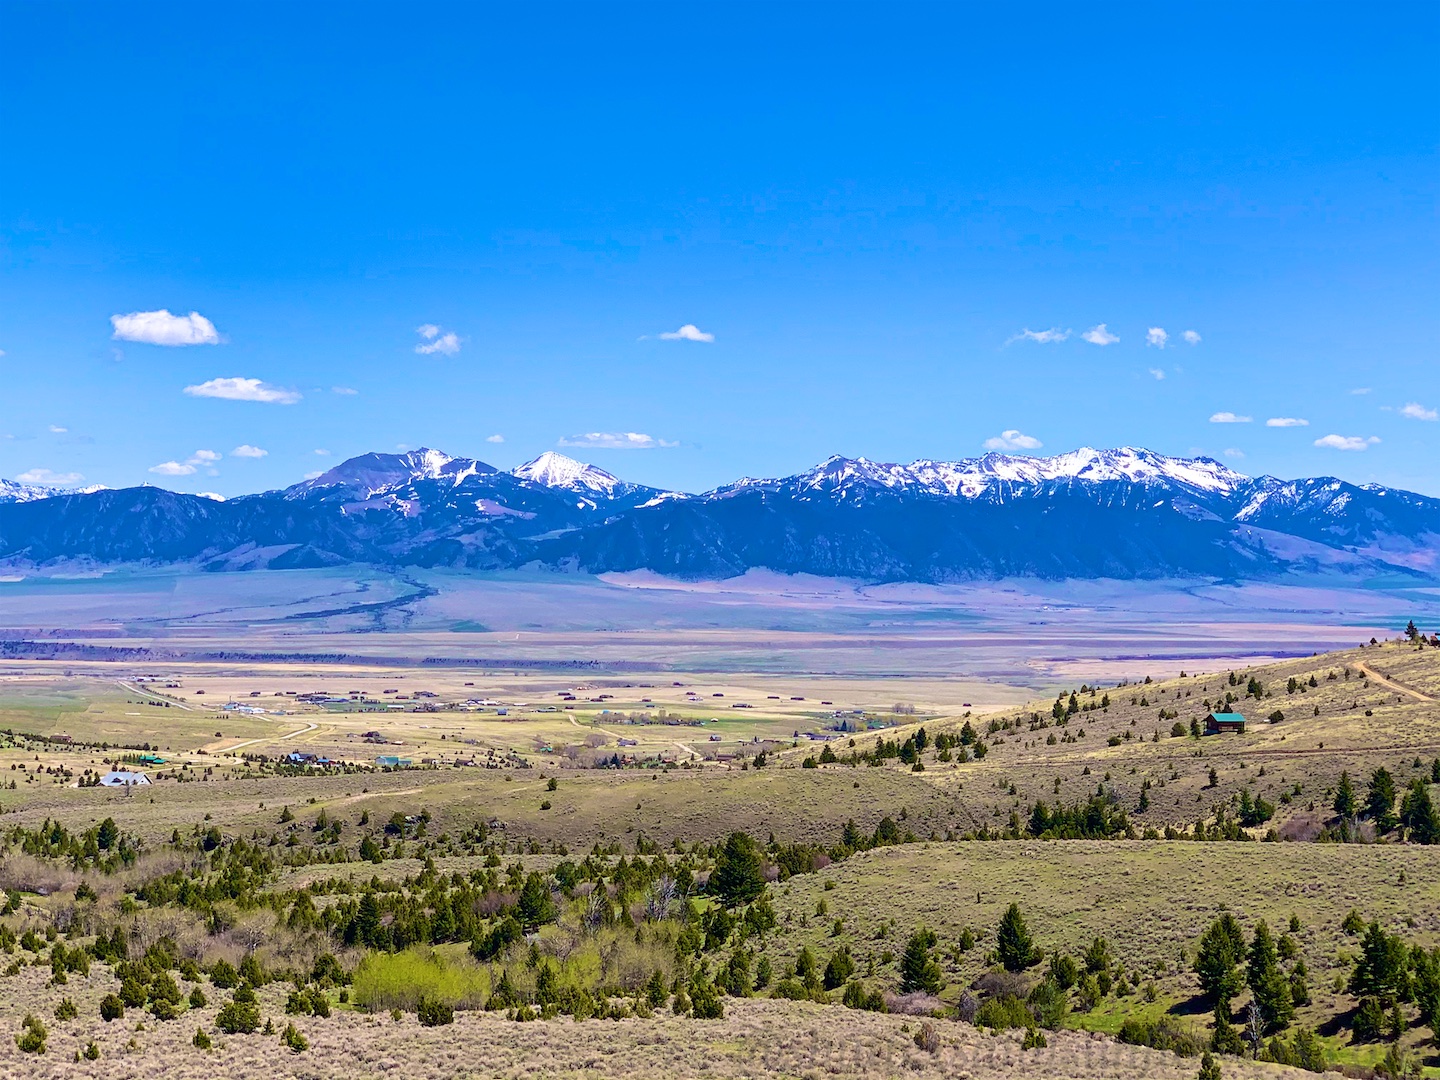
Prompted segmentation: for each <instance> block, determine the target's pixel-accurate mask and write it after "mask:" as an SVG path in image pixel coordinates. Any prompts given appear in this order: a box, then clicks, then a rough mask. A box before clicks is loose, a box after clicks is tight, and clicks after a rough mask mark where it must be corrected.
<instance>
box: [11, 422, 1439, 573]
mask: <svg viewBox="0 0 1440 1080" xmlns="http://www.w3.org/2000/svg"><path fill="white" fill-rule="evenodd" d="M76 562H78V563H84V564H102V565H103V564H117V563H141V564H182V565H186V566H193V567H194V568H196V569H204V570H247V569H257V568H272V569H285V568H300V567H316V566H331V565H343V564H347V563H368V564H377V565H386V566H417V567H457V568H471V569H480V570H496V569H507V568H516V567H522V566H541V567H550V568H555V569H565V570H576V571H583V572H589V573H603V572H607V571H630V570H652V571H656V572H659V573H663V574H669V575H674V576H679V577H687V578H721V577H729V576H733V575H735V574H740V573H744V572H745V571H746V570H749V569H752V568H758V567H764V568H768V569H771V570H775V571H781V572H785V573H810V574H820V575H827V576H839V577H847V578H857V579H861V580H865V581H919V582H947V581H961V580H969V579H985V578H1001V577H1008V576H1013V575H1029V576H1038V577H1043V578H1130V579H1134V578H1140V579H1145V578H1162V577H1203V578H1209V579H1221V580H1234V581H1245V580H1274V579H1278V578H1286V577H1288V578H1301V577H1304V578H1314V577H1317V576H1318V577H1322V578H1332V577H1342V578H1345V579H1348V580H1351V581H1355V582H1376V581H1388V582H1396V581H1398V582H1406V581H1408V582H1414V583H1417V584H1420V583H1430V582H1433V581H1435V580H1437V579H1440V499H1433V498H1429V497H1426V496H1422V495H1417V494H1414V493H1412V492H1406V491H1401V490H1397V489H1393V488H1385V487H1381V486H1378V485H1372V484H1366V485H1355V484H1350V483H1346V482H1344V481H1341V480H1337V479H1335V478H1333V477H1319V478H1312V479H1301V480H1289V481H1286V480H1279V479H1276V478H1274V477H1269V476H1261V477H1253V478H1252V477H1247V476H1244V475H1242V474H1240V473H1238V472H1235V471H1234V470H1232V469H1230V468H1228V467H1227V466H1225V465H1223V464H1221V463H1220V462H1217V461H1214V460H1212V459H1209V458H1203V457H1201V458H1176V457H1167V456H1165V455H1162V454H1157V453H1154V452H1152V451H1149V450H1144V449H1137V448H1133V447H1124V448H1120V449H1114V450H1092V449H1089V448H1085V449H1080V450H1076V451H1073V452H1071V453H1067V454H1062V455H1059V456H1056V457H1047V458H1042V457H1030V456H1023V455H1018V456H1017V455H1005V454H998V453H995V454H986V455H985V456H983V457H979V458H970V459H965V460H961V461H929V460H921V461H915V462H912V463H911V464H909V465H895V464H882V463H878V462H873V461H868V460H866V459H865V458H842V457H832V458H830V459H828V460H827V461H824V462H822V463H821V464H819V465H817V466H816V467H815V468H813V469H809V470H807V471H805V472H802V473H798V474H796V475H793V476H786V477H780V478H775V479H752V478H745V479H741V480H737V481H736V482H734V483H732V484H727V485H725V486H723V487H719V488H716V489H714V490H713V491H707V492H704V493H702V494H687V493H684V492H675V491H664V490H660V489H657V488H651V487H646V486H644V485H640V484H632V483H627V482H625V481H622V480H620V479H617V478H616V477H615V476H612V475H611V474H610V473H608V472H605V471H604V470H602V469H598V468H596V467H595V466H593V465H587V464H584V463H582V462H579V461H575V460H573V459H571V458H568V457H565V456H563V455H561V454H556V453H553V452H552V453H545V454H542V455H540V457H538V458H536V459H535V460H534V461H530V462H527V463H526V464H524V465H521V466H520V467H518V468H516V469H513V470H511V471H508V472H506V471H502V470H499V469H496V468H495V467H493V466H491V465H488V464H486V463H485V462H482V461H477V460H474V459H470V458H455V457H451V456H449V455H448V454H444V453H441V452H439V451H437V450H429V449H422V450H416V451H412V452H410V453H405V454H378V453H376V454H365V455H362V456H360V457H356V458H351V459H349V460H347V461H345V462H342V463H341V464H339V465H337V466H336V467H335V468H333V469H331V470H330V471H329V472H326V473H324V474H322V475H320V476H317V477H315V478H313V479H309V480H306V481H304V482H302V483H299V484H296V485H294V486H292V487H288V488H284V489H282V490H279V491H268V492H262V493H259V494H254V495H245V496H241V497H239V498H234V499H229V500H219V499H217V498H215V497H210V496H199V495H184V494H178V493H176V492H171V491H166V490H164V489H162V488H156V487H150V486H143V487H136V488H125V489H119V490H110V489H101V490H89V491H84V492H75V491H62V490H58V489H47V488H41V487H36V486H34V485H18V484H11V483H8V482H4V481H0V563H3V564H6V565H9V566H12V567H13V566H24V567H44V566H47V565H52V564H69V563H76Z"/></svg>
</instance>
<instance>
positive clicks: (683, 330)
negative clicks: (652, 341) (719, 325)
mask: <svg viewBox="0 0 1440 1080" xmlns="http://www.w3.org/2000/svg"><path fill="white" fill-rule="evenodd" d="M660 340H661V341H704V342H711V341H714V340H715V335H714V334H707V333H706V332H705V331H704V330H701V329H700V328H699V327H698V326H696V325H695V324H694V323H686V324H685V325H684V326H682V327H680V329H679V330H675V331H672V332H670V333H668V334H661V335H660Z"/></svg>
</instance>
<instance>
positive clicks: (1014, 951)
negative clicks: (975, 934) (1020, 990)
mask: <svg viewBox="0 0 1440 1080" xmlns="http://www.w3.org/2000/svg"><path fill="white" fill-rule="evenodd" d="M995 951H996V952H998V953H999V954H1000V963H1002V964H1003V965H1005V970H1006V971H1024V970H1025V969H1026V968H1029V967H1034V966H1035V965H1036V964H1038V963H1039V962H1040V958H1041V956H1040V950H1039V949H1038V948H1036V947H1035V941H1034V939H1033V938H1031V936H1030V930H1029V928H1028V927H1026V925H1025V918H1024V916H1022V915H1021V914H1020V905H1019V904H1011V905H1010V906H1009V907H1008V908H1007V909H1006V910H1005V914H1004V915H1003V916H1001V918H1000V929H999V932H998V933H997V934H996V942H995Z"/></svg>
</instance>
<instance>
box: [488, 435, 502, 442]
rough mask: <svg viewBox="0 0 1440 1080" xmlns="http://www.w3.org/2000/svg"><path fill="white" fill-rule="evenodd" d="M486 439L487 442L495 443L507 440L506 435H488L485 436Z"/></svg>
mask: <svg viewBox="0 0 1440 1080" xmlns="http://www.w3.org/2000/svg"><path fill="white" fill-rule="evenodd" d="M485 441H486V442H493V443H502V442H504V441H505V436H504V435H487V436H485Z"/></svg>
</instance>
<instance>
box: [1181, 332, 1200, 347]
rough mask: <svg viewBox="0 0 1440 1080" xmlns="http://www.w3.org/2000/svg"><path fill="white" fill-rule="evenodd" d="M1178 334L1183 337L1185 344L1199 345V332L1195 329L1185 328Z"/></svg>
mask: <svg viewBox="0 0 1440 1080" xmlns="http://www.w3.org/2000/svg"><path fill="white" fill-rule="evenodd" d="M1180 336H1181V337H1182V338H1184V339H1185V344H1186V345H1199V344H1200V334H1199V333H1198V332H1197V331H1195V330H1186V331H1185V332H1184V333H1183V334H1181V335H1180Z"/></svg>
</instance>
